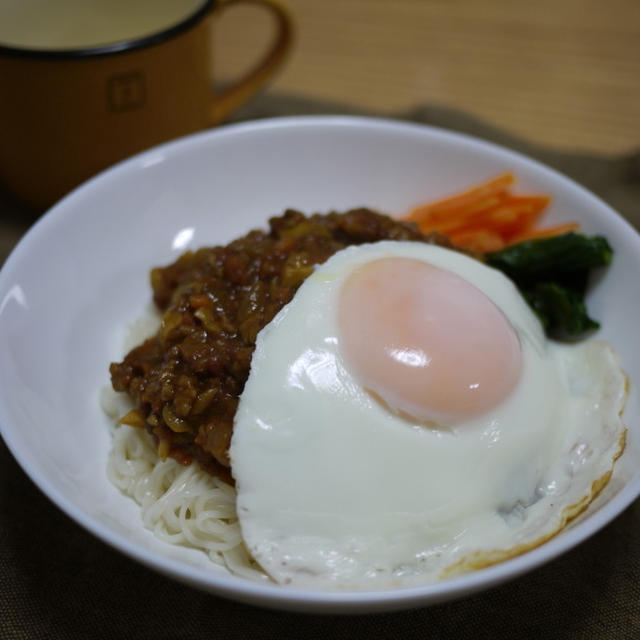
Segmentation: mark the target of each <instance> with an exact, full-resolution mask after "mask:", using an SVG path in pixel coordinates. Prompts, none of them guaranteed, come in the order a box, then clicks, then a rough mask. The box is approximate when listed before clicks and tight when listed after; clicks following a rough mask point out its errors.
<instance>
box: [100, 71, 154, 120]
mask: <svg viewBox="0 0 640 640" xmlns="http://www.w3.org/2000/svg"><path fill="white" fill-rule="evenodd" d="M144 101H145V86H144V76H143V75H142V74H141V73H140V72H139V71H130V72H128V73H119V74H116V75H113V76H111V77H110V78H108V79H107V105H108V108H109V111H111V112H112V113H122V112H123V111H131V110H132V109H139V108H140V107H141V106H142V105H144Z"/></svg>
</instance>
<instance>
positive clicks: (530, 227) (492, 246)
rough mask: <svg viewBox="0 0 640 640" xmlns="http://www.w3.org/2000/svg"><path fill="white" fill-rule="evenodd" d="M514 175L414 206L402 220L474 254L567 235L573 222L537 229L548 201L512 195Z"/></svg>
mask: <svg viewBox="0 0 640 640" xmlns="http://www.w3.org/2000/svg"><path fill="white" fill-rule="evenodd" d="M514 180H515V178H514V175H513V173H511V172H506V173H502V174H500V175H498V176H496V177H494V178H491V179H489V180H486V181H485V182H482V183H480V184H477V185H475V186H473V187H471V188H470V189H467V190H466V191H464V192H462V193H459V194H455V195H453V196H450V197H447V198H443V199H440V200H436V201H435V202H430V203H426V204H422V205H419V206H417V207H414V208H413V209H412V210H411V211H410V212H409V214H408V215H407V216H406V217H405V220H410V221H413V222H416V223H417V224H418V226H419V227H420V230H421V231H423V232H424V233H429V232H433V231H437V232H439V233H442V234H445V235H447V236H449V238H451V241H452V242H454V244H456V245H458V246H460V247H463V248H466V249H472V250H474V251H481V252H483V251H484V252H486V251H495V250H497V249H500V248H502V247H505V246H507V245H509V244H514V243H516V242H521V241H522V240H524V239H532V238H538V237H548V236H552V235H557V234H561V233H567V232H568V231H572V230H574V229H576V228H577V227H578V225H577V224H575V223H569V224H566V225H556V226H554V227H549V228H546V229H536V228H535V224H536V223H537V222H538V220H539V219H540V216H541V215H542V213H543V212H544V210H545V209H546V208H547V205H548V204H549V202H550V200H551V198H550V197H549V196H546V195H514V194H512V193H511V191H510V187H511V185H512V184H513V182H514Z"/></svg>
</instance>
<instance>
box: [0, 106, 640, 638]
mask: <svg viewBox="0 0 640 640" xmlns="http://www.w3.org/2000/svg"><path fill="white" fill-rule="evenodd" d="M312 113H313V114H316V113H317V114H319V113H357V111H356V110H354V109H349V108H348V107H346V106H342V105H330V104H321V103H318V102H314V101H310V100H305V99H302V98H298V97H295V96H277V95H269V94H265V95H263V96H261V97H259V98H257V99H256V100H254V101H253V102H252V103H251V104H250V105H248V106H247V107H245V108H244V109H243V110H242V111H240V112H239V113H238V114H237V116H236V118H235V120H242V119H253V118H262V117H271V116H279V115H293V114H312ZM374 115H375V114H374ZM377 115H385V114H377ZM387 115H389V114H387ZM391 117H394V118H396V119H403V120H411V121H415V122H421V123H426V124H430V125H435V126H440V127H445V128H447V129H452V130H456V131H461V132H464V133H469V134H472V135H476V136H479V137H481V138H484V139H487V140H492V141H494V142H498V143H500V144H503V145H505V146H507V147H509V148H511V149H515V150H518V151H522V152H523V153H526V154H527V155H529V156H531V157H533V158H536V159H538V160H541V161H542V162H545V163H547V164H549V165H550V166H552V167H554V168H557V169H559V170H560V171H561V172H563V173H565V174H567V175H568V176H570V177H572V178H573V179H575V180H576V181H578V182H579V183H581V184H582V185H584V186H585V187H587V188H589V189H591V190H592V191H594V192H595V193H596V194H598V195H599V196H600V197H601V198H603V199H604V200H605V201H607V202H608V203H609V204H611V205H612V206H613V207H614V208H615V209H617V210H618V211H619V212H620V213H622V214H623V215H624V216H625V217H627V218H628V219H629V220H630V221H631V222H632V223H633V224H635V225H636V227H638V228H640V154H629V155H627V156H624V157H601V156H596V155H586V154H579V153H572V152H570V151H554V150H550V149H545V148H542V147H537V146H535V145H533V144H529V143H526V142H524V141H522V140H519V139H517V138H515V137H513V136H511V135H508V134H507V133H505V132H504V131H500V130H499V129H496V128H494V127H491V126H489V125H487V124H485V123H482V122H480V121H478V120H475V119H473V118H471V117H469V116H468V115H465V114H463V113H459V112H455V111H452V110H449V109H446V108H443V107H434V106H425V107H420V108H416V109H415V110H412V111H411V112H409V113H405V114H391ZM36 219H37V215H36V214H34V213H30V212H27V211H24V210H21V209H20V208H19V207H17V206H16V205H15V204H14V203H12V202H11V201H10V199H9V198H8V197H7V196H6V195H3V194H2V193H0V263H1V262H2V261H3V260H4V259H5V258H6V256H7V255H8V253H9V251H10V250H11V248H12V247H13V245H14V244H15V243H16V242H17V241H18V239H19V238H20V236H21V235H22V234H23V233H24V231H26V229H27V228H28V227H29V226H30V224H32V223H33V222H34V221H35V220H36ZM0 358H1V356H0ZM0 362H1V360H0ZM0 366H1V365H0ZM386 637H390V638H462V639H464V638H478V639H483V638H487V639H495V638H518V639H519V638H541V639H553V638H585V639H586V638H594V639H595V638H598V639H601V638H616V639H626V638H629V639H637V638H640V501H636V502H635V503H634V504H633V505H632V506H631V507H629V508H628V509H627V510H626V511H625V512H624V513H623V514H622V515H621V516H619V517H618V518H617V519H616V520H615V521H614V522H613V523H611V524H610V525H609V526H607V527H606V528H605V529H604V530H602V531H601V532H599V533H598V534H596V535H595V536H593V537H592V538H590V539H589V540H587V541H586V542H585V543H583V544H581V545H580V546H578V547H577V548H576V549H574V550H572V551H570V552H569V553H567V554H565V555H563V556H562V557H560V558H558V559H556V560H554V561H553V562H551V563H549V564H548V565H545V566H543V567H542V568H539V569H537V570H535V571H533V572H531V573H529V574H527V575H525V576H523V577H520V578H518V579H516V580H514V581H512V582H509V583H508V584H506V585H503V586H501V587H497V588H494V589H492V590H490V591H487V592H484V593H481V594H479V595H475V596H471V597H468V598H466V599H464V600H459V601H456V602H451V603H448V604H444V605H437V606H433V607H430V608H423V609H416V610H412V611H405V612H400V613H386V614H377V615H366V616H365V615H357V616H318V615H306V614H291V613H282V612H277V611H270V610H265V609H259V608H255V607H250V606H246V605H242V604H237V603H235V602H231V601H227V600H224V599H221V598H217V597H214V596H211V595H208V594H205V593H202V592H199V591H196V590H194V589H191V588H189V587H186V586H184V585H182V584H179V583H177V582H174V581H172V580H170V579H168V578H165V577H163V576H161V575H159V574H156V573H154V572H153V571H151V570H149V569H146V568H145V567H142V566H140V565H138V564H136V563H135V562H132V561H131V560H129V559H128V558H126V557H125V556H123V555H121V554H119V553H117V552H116V551H113V550H112V549H111V548H110V547H107V546H106V545H105V544H103V543H102V542H100V541H98V540H97V539H95V538H94V537H93V536H91V535H90V534H88V533H87V532H85V531H84V530H83V529H82V528H80V527H79V526H78V525H76V524H75V523H74V522H73V521H71V520H70V519H69V518H67V517H66V516H65V515H64V514H63V513H61V512H60V511H59V510H58V509H57V508H56V507H54V506H53V504H52V503H50V502H49V500H48V499H47V498H46V497H44V496H43V494H41V493H40V491H39V490H38V489H36V488H35V486H34V485H33V484H32V482H31V481H30V480H29V479H28V477H27V476H26V475H25V474H24V472H23V471H22V470H21V469H20V467H19V466H18V465H17V464H16V462H15V461H14V460H13V458H12V456H11V455H10V453H9V452H8V450H7V448H6V446H5V445H4V443H2V442H1V441H0V639H2V640H4V639H7V640H8V639H20V640H22V639H31V638H47V639H49V638H50V639H56V638H64V639H71V638H83V639H85V638H135V639H137V638H154V639H170V638H171V639H173V638H180V639H182V638H184V639H192V638H193V639H195V638H218V639H227V638H228V639H231V638H233V639H235V638H256V639H262V638H322V639H323V640H331V639H333V638H336V639H342V638H344V639H359V638H386Z"/></svg>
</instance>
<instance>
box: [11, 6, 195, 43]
mask: <svg viewBox="0 0 640 640" xmlns="http://www.w3.org/2000/svg"><path fill="white" fill-rule="evenodd" d="M204 3H205V0H0V45H4V46H9V47H15V48H20V49H38V50H56V51H61V50H66V49H84V48H93V47H100V46H104V45H108V44H114V43H118V42H127V41H131V40H138V39H140V38H144V37H146V36H150V35H153V34H155V33H159V32H162V31H164V30H165V29H169V28H171V27H173V26H175V25H177V24H179V23H180V22H182V21H183V20H185V19H186V18H188V17H189V16H190V15H192V14H193V13H195V12H196V11H197V10H198V9H199V8H200V7H201V6H202V5H203V4H204Z"/></svg>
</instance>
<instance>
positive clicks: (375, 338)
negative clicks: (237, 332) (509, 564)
mask: <svg viewBox="0 0 640 640" xmlns="http://www.w3.org/2000/svg"><path fill="white" fill-rule="evenodd" d="M625 395H626V380H625V376H624V374H623V372H622V371H621V369H620V367H619V365H618V362H617V358H616V355H615V354H614V352H613V351H612V349H611V348H610V347H609V346H608V345H606V344H605V343H603V342H598V341H587V342H583V343H580V344H571V345H563V344H557V343H554V342H551V341H549V340H548V339H547V338H546V337H545V334H544V331H543V329H542V327H541V325H540V322H539V321H538V319H537V317H536V316H535V314H534V313H533V312H532V311H531V310H530V308H529V307H528V305H527V304H526V302H525V301H524V300H523V298H522V297H521V296H520V294H519V292H518V290H517V289H516V287H515V286H514V285H513V283H512V282H511V281H510V280H509V279H507V278H506V277H505V276H504V275H503V274H502V273H500V272H498V271H496V270H494V269H492V268H489V267H487V266H485V265H483V264H482V263H480V262H479V261H477V260H475V259H473V258H471V257H469V256H467V255H464V254H461V253H458V252H455V251H451V250H447V249H444V248H441V247H437V246H433V245H427V244H422V243H417V242H394V241H384V242H379V243H375V244H370V245H362V246H358V247H349V248H347V249H344V250H343V251H340V252H339V253H337V254H335V255H334V256H333V257H332V258H330V259H329V260H328V261H327V262H326V263H324V264H323V265H321V266H319V267H318V268H317V269H316V270H315V271H314V272H313V274H312V275H310V276H309V277H308V278H307V280H306V281H305V282H304V283H303V285H302V286H301V287H300V289H299V290H298V291H297V293H296V295H295V297H294V299H293V300H292V301H291V302H290V303H289V304H288V305H287V306H285V307H284V308H283V309H282V310H281V311H280V313H278V315H277V316H276V317H275V318H274V319H273V320H272V322H271V323H269V324H268V325H267V326H266V327H265V328H264V329H263V330H262V331H261V332H260V334H259V335H258V338H257V343H256V349H255V352H254V355H253V360H252V365H251V373H250V376H249V379H248V381H247V383H246V386H245V388H244V391H243V393H242V396H241V399H240V403H239V407H238V410H237V413H236V419H235V424H234V431H233V438H232V442H231V448H230V456H231V463H232V471H233V475H234V478H235V481H236V488H237V511H238V517H239V521H240V525H241V529H242V536H243V539H244V541H245V544H246V546H247V548H248V549H249V551H250V553H251V554H252V556H253V557H254V558H255V560H256V561H257V562H258V563H259V564H260V565H261V566H262V567H263V568H264V570H265V571H266V572H267V573H268V574H269V576H271V578H272V579H273V580H275V581H276V582H278V583H281V584H292V585H296V586H300V587H306V588H318V589H383V588H390V587H397V586H405V585H411V584H416V583H425V582H430V581H434V580H438V579H442V578H443V577H447V576H450V575H454V574H455V573H458V572H461V571H467V570H471V569H476V568H480V567H483V566H486V565H489V564H492V563H494V562H498V561H500V560H504V559H506V558H509V557H511V556H513V555H516V554H518V553H522V552H523V551H526V550H527V549H530V548H532V547H534V546H537V545H539V544H541V543H542V542H544V541H545V540H546V539H548V538H549V537H550V536H552V535H554V534H555V533H557V532H558V531H560V530H561V529H562V528H563V527H564V526H565V524H566V523H567V522H568V520H570V519H571V518H572V517H574V516H575V515H577V514H578V513H579V512H580V511H582V510H583V509H584V508H586V506H587V505H588V504H589V502H590V501H591V500H592V499H593V497H594V496H595V495H596V494H597V492H598V491H599V490H600V489H601V488H602V486H604V484H606V482H607V480H608V477H609V475H610V474H611V470H612V465H613V462H614V460H615V459H616V457H617V456H619V455H620V453H621V451H622V449H623V447H624V434H625V429H624V427H623V425H622V422H621V418H620V415H621V413H622V409H623V405H624V400H625Z"/></svg>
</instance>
